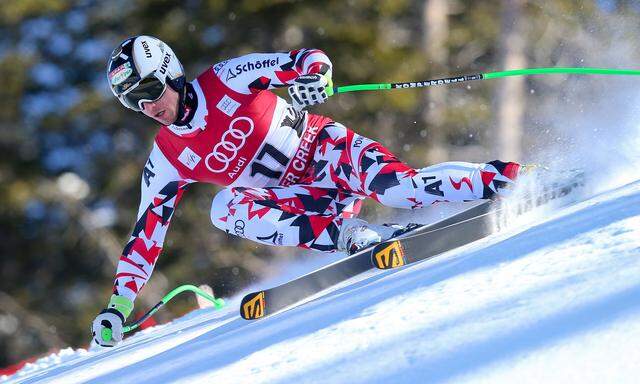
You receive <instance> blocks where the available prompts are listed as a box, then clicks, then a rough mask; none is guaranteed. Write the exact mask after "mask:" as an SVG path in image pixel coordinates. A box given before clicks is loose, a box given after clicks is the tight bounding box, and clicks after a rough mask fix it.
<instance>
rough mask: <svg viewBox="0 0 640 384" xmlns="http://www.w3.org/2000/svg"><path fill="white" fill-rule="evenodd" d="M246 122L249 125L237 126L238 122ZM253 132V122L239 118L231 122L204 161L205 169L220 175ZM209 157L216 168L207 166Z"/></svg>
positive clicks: (245, 118) (246, 118) (242, 117)
mask: <svg viewBox="0 0 640 384" xmlns="http://www.w3.org/2000/svg"><path fill="white" fill-rule="evenodd" d="M243 120H244V121H246V122H247V123H249V125H245V124H237V123H238V122H240V121H243ZM252 132H253V120H251V119H250V118H248V117H245V116H240V117H236V118H235V119H233V120H231V123H230V124H229V128H227V130H226V131H225V132H224V133H223V134H222V138H221V139H220V142H219V143H217V144H216V145H214V146H213V150H212V151H211V153H210V154H208V155H207V157H206V158H205V159H204V164H205V165H206V166H207V169H208V170H210V171H211V172H213V173H221V172H224V171H226V170H227V168H229V164H231V162H232V161H233V160H234V159H235V158H236V156H238V151H240V149H242V147H244V144H245V143H246V141H247V138H248V137H249V135H251V133H252ZM211 157H213V158H215V159H216V161H217V162H218V163H220V164H219V165H218V166H215V164H214V166H212V165H211V164H209V160H210V159H211Z"/></svg>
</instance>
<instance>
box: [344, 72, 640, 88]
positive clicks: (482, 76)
mask: <svg viewBox="0 0 640 384" xmlns="http://www.w3.org/2000/svg"><path fill="white" fill-rule="evenodd" d="M551 74H573V75H609V76H610V75H617V76H640V70H633V69H611V68H579V67H566V68H527V69H514V70H510V71H501V72H487V73H476V74H472V75H461V76H453V77H444V78H440V79H430V80H423V81H408V82H403V83H378V84H355V85H345V86H340V87H334V88H333V93H346V92H358V91H378V90H384V89H406V88H424V87H432V86H434V85H448V84H457V83H463V82H467V81H475V80H488V79H498V78H502V77H511V76H532V75H551Z"/></svg>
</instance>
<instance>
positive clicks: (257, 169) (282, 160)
mask: <svg viewBox="0 0 640 384" xmlns="http://www.w3.org/2000/svg"><path fill="white" fill-rule="evenodd" d="M267 155H268V156H269V157H271V158H272V159H273V160H275V161H276V162H277V163H279V164H280V165H282V167H286V166H287V164H288V163H289V158H288V157H287V156H286V155H285V154H284V153H282V152H280V151H278V149H277V148H276V147H274V146H273V145H271V144H269V143H265V144H264V146H263V147H262V150H260V153H258V156H256V160H254V162H253V163H251V176H255V175H257V174H261V175H264V176H267V177H269V178H271V179H276V180H278V179H280V177H281V176H282V171H278V170H274V169H271V168H269V167H267V166H266V165H264V164H263V163H260V162H258V160H263V158H264V157H265V156H267Z"/></svg>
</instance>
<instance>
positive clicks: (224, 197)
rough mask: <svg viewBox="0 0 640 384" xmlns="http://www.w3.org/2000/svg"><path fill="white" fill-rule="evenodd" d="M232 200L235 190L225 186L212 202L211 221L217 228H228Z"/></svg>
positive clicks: (224, 229)
mask: <svg viewBox="0 0 640 384" xmlns="http://www.w3.org/2000/svg"><path fill="white" fill-rule="evenodd" d="M231 200H233V192H231V189H230V188H225V189H223V190H221V191H220V192H218V193H216V195H215V196H214V197H213V201H212V202H211V213H210V215H211V222H212V223H213V225H214V226H215V227H216V228H218V229H221V230H223V231H226V230H227V216H228V215H229V207H228V204H229V203H230V202H231Z"/></svg>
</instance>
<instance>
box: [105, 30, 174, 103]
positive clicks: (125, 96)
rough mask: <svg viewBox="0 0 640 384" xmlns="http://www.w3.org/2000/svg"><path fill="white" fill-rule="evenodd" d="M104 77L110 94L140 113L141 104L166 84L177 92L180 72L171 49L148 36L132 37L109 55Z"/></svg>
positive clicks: (155, 96)
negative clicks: (109, 87)
mask: <svg viewBox="0 0 640 384" xmlns="http://www.w3.org/2000/svg"><path fill="white" fill-rule="evenodd" d="M107 78H108V79H109V84H110V86H111V91H112V92H113V94H114V95H115V96H116V97H117V98H118V100H120V102H121V103H122V104H123V105H124V106H125V107H127V108H131V109H133V110H134V111H138V112H139V111H141V110H142V104H141V103H142V102H148V101H155V100H157V99H159V98H160V97H161V96H162V94H163V93H164V91H165V89H166V88H167V85H169V86H171V88H173V89H174V90H176V91H177V92H180V91H181V90H182V88H183V87H184V84H185V76H184V70H183V69H182V64H180V60H178V57H176V54H175V53H174V52H173V50H172V49H171V48H170V47H169V46H168V45H167V44H165V43H164V42H162V41H161V40H159V39H156V38H155V37H151V36H144V35H143V36H134V37H130V38H128V39H126V40H125V41H123V42H122V43H121V44H120V45H119V46H118V47H116V49H114V50H113V52H112V53H111V59H109V66H108V68H107Z"/></svg>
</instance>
